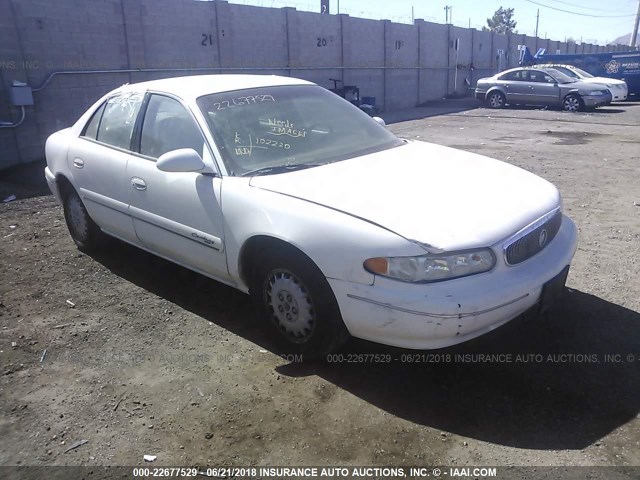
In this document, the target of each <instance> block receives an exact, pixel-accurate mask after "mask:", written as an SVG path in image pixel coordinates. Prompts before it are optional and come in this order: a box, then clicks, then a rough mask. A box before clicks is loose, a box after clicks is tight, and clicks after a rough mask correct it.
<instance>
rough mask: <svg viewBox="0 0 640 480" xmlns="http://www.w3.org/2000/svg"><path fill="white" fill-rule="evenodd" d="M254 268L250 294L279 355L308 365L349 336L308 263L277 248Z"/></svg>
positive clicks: (319, 275)
mask: <svg viewBox="0 0 640 480" xmlns="http://www.w3.org/2000/svg"><path fill="white" fill-rule="evenodd" d="M257 263H258V265H257V266H256V267H255V268H254V269H253V273H252V275H251V279H250V286H249V291H250V294H251V297H252V299H253V302H254V304H255V305H256V307H257V308H258V310H259V313H260V316H261V317H262V318H263V319H264V320H265V321H266V323H268V324H269V325H270V326H271V330H272V332H274V336H275V338H276V343H277V345H278V348H279V349H280V350H281V351H282V353H285V354H296V355H298V354H300V355H302V360H303V361H305V360H313V359H318V358H321V357H322V356H326V355H327V354H328V353H331V352H333V351H335V350H337V349H338V348H339V347H341V346H342V345H343V344H344V343H345V342H346V341H347V339H348V338H349V332H348V331H347V328H346V327H345V325H344V323H343V321H342V315H341V314H340V308H339V307H338V302H337V301H336V298H335V296H334V295H333V291H332V290H331V287H330V286H329V282H327V279H326V278H325V276H324V275H323V273H322V272H321V271H320V269H319V268H318V267H317V266H316V265H315V264H314V263H313V262H312V261H311V260H310V259H309V258H308V257H306V256H305V255H304V254H302V253H301V252H299V251H297V250H294V249H293V248H290V249H282V248H278V250H277V251H274V252H267V253H266V255H265V256H261V257H259V259H258V262H257Z"/></svg>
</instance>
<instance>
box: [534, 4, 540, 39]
mask: <svg viewBox="0 0 640 480" xmlns="http://www.w3.org/2000/svg"><path fill="white" fill-rule="evenodd" d="M538 23H540V9H538V14H537V15H536V34H535V35H534V37H537V36H538Z"/></svg>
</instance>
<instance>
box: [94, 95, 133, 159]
mask: <svg viewBox="0 0 640 480" xmlns="http://www.w3.org/2000/svg"><path fill="white" fill-rule="evenodd" d="M143 98H144V94H142V93H137V92H134V93H121V94H118V95H115V96H113V97H111V98H109V99H108V100H107V101H106V103H105V107H104V113H103V115H102V120H101V121H100V125H99V127H98V136H97V137H96V140H98V141H99V142H102V143H106V144H107V145H112V146H114V147H118V148H122V149H125V150H129V149H130V148H131V136H132V134H133V127H134V126H135V123H136V118H137V117H138V112H139V111H140V106H141V105H142V100H143Z"/></svg>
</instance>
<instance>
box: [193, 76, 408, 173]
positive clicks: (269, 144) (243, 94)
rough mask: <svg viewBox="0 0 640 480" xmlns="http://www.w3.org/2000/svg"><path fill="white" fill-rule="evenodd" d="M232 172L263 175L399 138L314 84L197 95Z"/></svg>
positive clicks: (362, 152) (378, 148) (340, 157)
mask: <svg viewBox="0 0 640 480" xmlns="http://www.w3.org/2000/svg"><path fill="white" fill-rule="evenodd" d="M198 106H199V107H200V109H201V110H202V112H203V113H204V116H205V118H206V120H207V123H208V124H209V128H210V129H211V132H212V133H213V136H214V138H215V140H216V143H217V145H218V148H219V149H220V153H221V155H222V157H223V159H224V162H225V164H226V166H227V169H228V170H229V172H230V174H231V175H235V176H240V175H253V174H256V175H266V174H273V173H282V172H286V171H291V170H295V169H298V168H308V167H314V166H318V165H323V164H326V163H332V162H336V161H340V160H346V159H348V158H353V157H357V156H360V155H365V154H368V153H373V152H378V151H381V150H385V149H389V148H393V147H396V146H399V145H402V144H403V142H402V140H400V139H399V138H397V137H396V136H395V135H393V134H392V133H391V132H389V131H388V130H387V129H386V128H384V127H383V126H382V125H380V124H379V123H377V122H376V121H374V120H373V119H371V118H370V117H369V116H368V115H367V114H366V113H364V112H362V111H361V110H360V109H358V108H357V107H355V106H354V105H352V104H350V103H349V102H347V101H346V100H344V99H342V98H340V97H338V96H337V95H335V94H334V93H332V92H330V91H328V90H326V89H324V88H322V87H319V86H315V85H287V86H274V87H261V88H251V89H246V90H237V91H231V92H224V93H217V94H212V95H206V96H203V97H200V98H199V99H198Z"/></svg>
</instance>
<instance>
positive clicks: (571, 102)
mask: <svg viewBox="0 0 640 480" xmlns="http://www.w3.org/2000/svg"><path fill="white" fill-rule="evenodd" d="M579 107H580V102H579V101H578V99H577V98H573V97H571V98H567V99H566V100H565V101H564V108H565V109H566V110H568V111H570V112H575V111H576V110H578V108H579Z"/></svg>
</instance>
